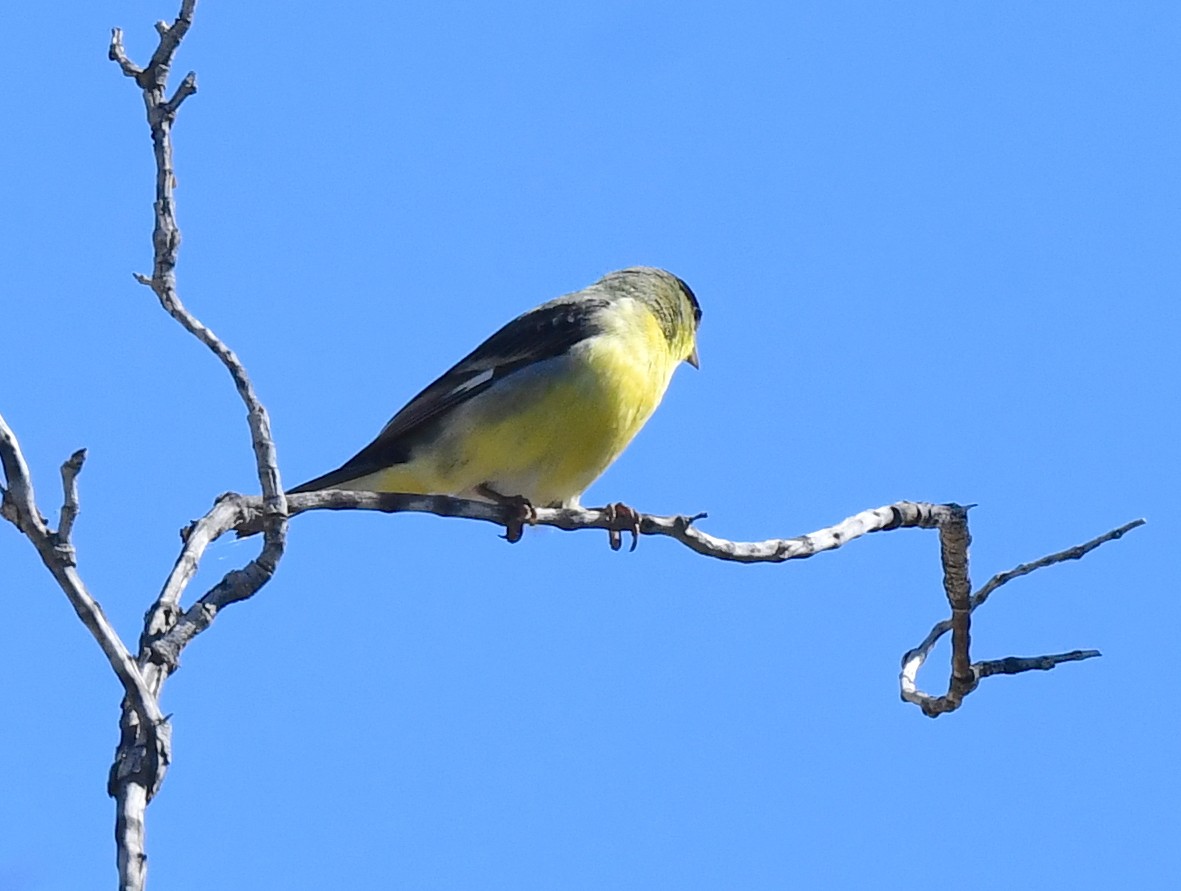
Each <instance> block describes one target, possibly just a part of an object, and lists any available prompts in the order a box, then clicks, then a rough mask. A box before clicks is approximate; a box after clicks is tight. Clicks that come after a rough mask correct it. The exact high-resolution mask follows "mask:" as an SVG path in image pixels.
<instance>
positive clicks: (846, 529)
mask: <svg viewBox="0 0 1181 891" xmlns="http://www.w3.org/2000/svg"><path fill="white" fill-rule="evenodd" d="M223 499H234V500H235V501H236V503H237V505H238V509H239V510H240V511H241V514H240V519H239V520H238V521H237V522H236V523H235V524H234V525H233V526H231V527H228V528H233V529H235V530H236V531H237V533H238V535H239V536H240V537H241V536H247V535H253V534H255V533H256V532H258V531H259V529H260V520H261V516H262V514H261V508H262V502H261V501H260V500H259V499H258V498H252V497H246V496H242V495H227V496H223ZM221 503H222V502H221V501H219V505H220V504H221ZM287 506H288V511H289V512H290V515H291V516H295V515H297V514H301V513H304V512H305V511H309V510H373V511H380V512H382V513H403V512H412V513H429V514H435V515H437V516H440V517H462V518H465V519H469V520H483V521H485V522H488V523H496V524H497V525H501V526H508V525H510V524H511V523H512V521H513V520H514V519H515V518H516V516H515V511H514V508H512V507H506V506H504V505H499V504H490V503H488V502H484V501H470V500H467V499H464V498H453V497H451V496H448V495H402V494H398V493H391V492H345V491H340V490H333V489H326V490H323V491H320V492H307V493H302V494H299V495H289V496H287ZM954 507H955V505H943V504H928V503H925V502H916V501H899V502H897V503H896V504H888V505H886V506H884V507H878V508H874V509H873V510H866V511H862V512H861V513H859V514H854V515H853V516H851V517H849V518H847V519H845V520H842V521H841V522H839V523H837V524H836V525H834V526H829V527H827V528H825V529H821V530H818V531H817V532H812V533H809V534H808V535H800V536H797V537H796V538H771V539H767V540H766V541H751V542H740V541H730V540H728V539H724V538H717V537H715V536H712V535H709V534H708V533H705V532H702V531H701V530H700V529H698V528H697V527H696V526H695V525H693V524H694V523H695V522H696V521H698V520H701V519H704V518H705V517H706V516H707V515H706V514H704V513H700V514H696V515H693V516H685V515H679V516H656V515H654V514H641V515H640V533H641V534H642V535H663V536H667V537H669V538H672V539H675V540H676V541H679V542H680V543H681V544H683V545H685V546H686V547H687V548H689V549H690V550H693V551H696V552H697V553H699V554H703V555H704V556H707V557H715V558H717V559H719V560H729V561H734V562H737V563H782V562H784V561H786V560H800V559H803V558H806V557H811V556H812V555H813V554H818V553H820V552H822V551H832V550H835V549H837V548H839V547H841V545H844V544H846V543H848V542H850V541H853V540H854V539H856V538H860V537H861V536H863V535H868V534H869V533H871V532H883V531H886V530H889V529H902V528H920V529H933V528H936V527H938V526H939V525H940V523H941V522H943V520H944V518H945V516H947V515H948V512H949V511H950V510H952V509H953V508H954ZM534 510H535V515H536V516H535V518H531V519H533V525H537V526H553V527H555V528H557V529H562V530H565V531H568V532H569V531H575V530H579V529H606V530H608V531H610V530H612V529H617V528H619V527H620V522H619V520H618V519H617V518H616V517H615V516H613V512H612V511H611V510H609V509H606V508H603V509H596V508H547V507H539V508H535V509H534ZM212 516H213V515H212V513H211V514H209V515H207V516H206V517H205V518H203V519H202V520H201V521H199V524H198V525H200V523H205V522H206V521H208V520H211V518H212ZM217 517H218V519H219V520H221V521H224V520H226V519H228V518H229V515H228V514H227V513H225V512H218V514H217ZM628 528H630V526H625V527H624V528H623V531H627V529H628ZM226 531H228V529H216V527H210V528H209V529H207V530H206V534H212V537H213V538H217V537H218V536H219V535H222V534H223V533H224V532H226Z"/></svg>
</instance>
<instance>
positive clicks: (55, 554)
mask: <svg viewBox="0 0 1181 891" xmlns="http://www.w3.org/2000/svg"><path fill="white" fill-rule="evenodd" d="M83 454H84V453H82V452H75V453H74V456H73V457H72V458H71V459H70V460H69V461H67V462H66V463H65V465H64V466H63V468H62V476H63V479H65V480H66V505H65V506H63V508H62V515H63V522H62V525H61V527H60V528H59V529H58V530H57V531H56V532H55V531H53V530H52V529H50V528H49V526H48V525H47V524H46V522H45V519H44V518H43V517H42V516H41V512H40V511H39V510H38V509H37V503H36V498H35V495H34V492H33V481H32V478H31V476H30V475H29V466H28V463H27V462H26V461H25V456H24V454H23V452H22V451H21V447H20V443H19V442H18V441H17V438H16V435H15V434H14V433H13V432H12V430H11V428H9V426H8V423H7V422H6V421H5V420H4V418H3V417H0V464H2V465H3V467H4V475H5V480H6V482H5V486H4V492H5V494H4V504H5V508H6V509H5V514H4V515H5V517H6V518H7V519H9V520H10V521H11V522H12V523H13V525H15V526H16V527H17V528H18V529H19V530H20V531H21V532H22V533H23V534H24V535H25V537H26V538H28V539H29V541H30V542H32V544H33V546H34V547H35V548H36V549H37V553H38V554H39V555H40V556H41V562H42V563H44V564H45V567H46V569H48V570H49V572H50V573H51V574H52V575H53V577H54V579H55V580H56V581H57V583H58V586H59V587H60V588H61V589H62V591H63V592H64V593H65V595H66V598H67V599H68V600H69V601H70V605H71V606H72V607H73V608H74V612H75V613H77V615H78V618H79V619H81V620H82V624H83V625H85V626H86V629H87V630H88V631H89V632H90V634H91V636H92V637H94V639H95V640H96V641H97V642H98V645H99V648H100V649H101V650H102V651H103V655H104V656H106V657H107V662H108V663H109V664H110V666H111V669H112V670H113V671H114V672H115V676H116V677H117V678H118V679H119V683H120V684H121V685H122V686H123V693H124V695H125V696H126V698H127V701H128V703H129V704H130V707H131V709H133V710H134V712H135V714H136V715H137V716H138V718H139V720H140V721H141V722H142V723H143V725H144V726H145V728H146V729H147V733H148V740H147V743H146V744H147V745H149V746H150V748H151V749H152V751H153V752H154V753H156V756H158V757H159V758H161V759H162V760H164V761H167V759H168V740H167V732H166V728H164V727H163V725H164V715H163V714H162V713H161V712H160V707H159V705H158V704H157V702H156V697H155V696H154V695H153V693H152V692H151V690H149V689H148V687H147V685H146V684H145V682H144V679H143V675H142V674H141V672H140V669H139V666H138V665H137V664H136V661H135V659H134V658H132V656H131V653H130V651H129V650H128V649H127V647H126V646H124V645H123V641H122V640H121V639H120V638H119V634H118V633H117V632H116V631H115V629H114V627H113V626H112V625H111V623H110V621H109V620H108V619H107V617H106V614H105V613H104V612H103V609H102V607H101V606H99V604H98V601H96V600H95V599H94V597H93V596H91V594H90V591H89V590H87V588H86V584H85V583H84V582H83V581H82V576H81V575H80V574H79V573H78V569H77V564H76V560H75V555H74V546H73V543H72V542H71V541H70V531H71V530H70V528H69V527H70V525H72V523H73V516H76V515H77V511H78V493H77V488H76V486H75V485H74V484H73V477H74V476H76V475H77V471H78V470H80V469H81V466H82V458H81V456H82V455H83ZM71 468H73V469H72V470H71ZM67 519H69V524H67V522H66V520H67Z"/></svg>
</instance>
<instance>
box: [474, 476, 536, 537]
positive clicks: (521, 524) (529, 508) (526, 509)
mask: <svg viewBox="0 0 1181 891" xmlns="http://www.w3.org/2000/svg"><path fill="white" fill-rule="evenodd" d="M476 491H477V492H478V493H479V494H480V495H483V496H484V497H485V498H487V499H488V500H489V501H493V502H495V503H496V504H499V505H500V506H501V507H507V508H509V509H510V510H511V511H512V513H511V514H510V515H509V517H508V519H507V520H506V521H505V524H504V535H502V536H501V538H503V539H504V540H505V541H507V542H508V543H509V544H516V543H517V542H518V541H520V540H521V536H523V535H524V534H525V524H526V523H528V524H529V525H530V526H533V525H534V524H536V523H537V511H536V510H535V509H534V507H533V504H532V503H531V502H530V501H529V499H528V498H525V497H524V496H521V495H501V494H500V493H499V492H497V491H496V490H495V489H493V488H492V487H491V486H488V485H483V486H478V487H476Z"/></svg>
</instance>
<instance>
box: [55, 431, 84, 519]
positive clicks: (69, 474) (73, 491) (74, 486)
mask: <svg viewBox="0 0 1181 891" xmlns="http://www.w3.org/2000/svg"><path fill="white" fill-rule="evenodd" d="M85 461H86V449H78V451H76V452H74V454H72V455H70V457H69V458H68V459H67V460H66V462H65V463H64V464H62V509H61V521H60V522H59V523H58V524H57V534H58V536H59V537H60V538H62V539H63V540H65V541H69V540H70V533H71V532H73V531H74V521H75V520H77V519H78V474H79V473H81V472H82V464H83V463H84V462H85Z"/></svg>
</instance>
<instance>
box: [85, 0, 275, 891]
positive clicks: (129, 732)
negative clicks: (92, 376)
mask: <svg viewBox="0 0 1181 891" xmlns="http://www.w3.org/2000/svg"><path fill="white" fill-rule="evenodd" d="M196 5H197V4H196V0H182V2H181V7H180V12H179V14H178V15H177V18H176V20H175V21H174V22H173V23H172V24H171V25H169V24H167V23H165V22H158V23H157V24H156V33H157V34H158V35H159V43H158V45H157V47H156V51H155V52H154V53H153V54H152V58H151V61H150V62H149V63H148V65H147V66H146V67H144V68H140V67H139V66H137V65H135V63H133V62H132V61H131V60H130V59H129V58H128V56H127V53H126V51H125V50H124V48H123V35H122V31H120V30H119V29H115V30H114V31H113V32H112V36H111V44H110V49H109V52H108V55H109V56H110V58H111V59H112V60H113V61H115V62H116V63H118V65H119V67H120V69H121V70H122V71H123V73H124V74H125V75H127V76H129V77H132V78H134V79H135V82H136V84H137V85H138V86H139V87H140V89H141V90H142V91H143V101H144V108H145V110H146V112H147V119H148V126H149V128H150V130H151V136H152V148H153V153H154V155H155V160H156V200H155V203H154V205H153V208H154V216H155V226H154V228H153V231H152V247H153V261H152V274H151V275H150V276H145V275H138V274H137V275H136V280H137V281H139V282H141V283H142V284H145V285H147V286H148V287H150V288H151V289H152V291H153V292H154V293H155V295H156V297H157V299H158V300H159V301H160V305H161V306H162V307H163V308H164V309H165V311H166V312H168V313H169V315H171V316H172V317H173V318H174V319H176V320H177V321H178V322H179V323H180V324H181V326H182V327H184V329H185V330H186V331H188V332H189V333H190V334H192V335H194V336H195V337H196V338H197V339H198V340H200V341H201V343H203V344H205V346H207V347H208V348H209V349H210V350H212V352H213V353H214V355H216V356H217V357H218V359H219V360H220V361H221V362H222V364H223V365H225V367H226V369H227V370H228V371H229V373H230V376H231V377H232V378H233V381H234V385H235V387H236V388H237V390H238V393H239V395H240V396H241V398H242V400H243V402H244V403H245V404H246V408H247V416H248V422H249V425H250V432H251V441H252V445H253V448H254V454H255V463H256V466H257V469H258V475H259V481H260V484H261V486H262V491H263V500H264V504H265V507H264V511H263V526H264V530H263V531H264V540H263V547H262V551H261V552H260V554H259V555H258V556H257V557H256V558H255V559H254V560H252V561H250V563H249V564H248V565H247V566H246V567H245V568H244V569H243V570H241V572H239V573H237V574H236V577H240V579H241V581H240V584H239V585H238V589H237V590H238V596H241V597H248V596H250V595H252V594H253V593H254V592H255V591H257V590H258V589H259V588H261V587H262V586H263V585H264V584H266V582H267V581H268V580H269V579H270V578H271V576H272V575H273V574H274V572H275V568H276V566H277V565H278V562H279V559H280V558H281V557H282V554H283V548H284V545H285V540H286V510H287V508H286V501H285V499H284V495H283V489H282V485H281V483H280V480H279V469H278V459H277V456H276V452H275V445H274V440H273V438H272V436H271V432H270V421H269V419H268V417H267V413H266V409H265V408H264V407H263V405H262V403H261V402H260V401H259V399H258V397H257V395H256V394H255V392H254V388H253V386H252V384H251V382H250V379H249V377H248V376H247V374H246V369H245V368H244V367H243V365H242V363H241V362H240V361H239V360H238V357H237V356H235V355H234V353H233V352H232V351H231V350H230V349H229V348H228V347H227V346H226V345H225V344H224V343H222V341H221V340H220V339H219V338H218V337H217V336H216V335H215V334H214V333H213V332H212V331H211V330H210V329H209V328H207V327H206V326H205V325H203V324H202V323H201V322H200V321H199V320H198V319H197V318H196V317H195V316H194V315H193V314H192V313H190V312H189V311H188V310H187V309H186V308H185V306H184V305H183V304H182V303H181V300H180V296H179V294H178V293H177V289H176V263H177V256H178V254H179V251H180V244H181V233H180V227H179V226H178V225H177V221H176V201H175V197H174V190H175V188H176V173H175V171H174V169H173V161H172V125H173V122H174V120H175V118H176V113H177V111H178V110H179V108H180V106H181V104H182V103H183V102H184V101H185V100H186V99H187V98H188V97H189V96H191V95H193V94H194V93H196V91H197V79H196V75H195V74H194V73H192V72H190V73H189V74H188V75H187V76H186V77H185V78H184V79H183V80H182V81H181V83H180V85H179V86H178V87H177V89H176V91H175V92H174V93H173V95H172V97H171V98H167V89H168V75H169V72H170V69H171V67H172V62H173V59H174V58H175V56H176V51H177V49H178V48H179V46H180V43H181V41H182V40H183V39H184V36H185V34H186V33H187V32H188V30H189V28H190V26H191V25H192V22H193V13H194V10H195V9H196ZM189 553H190V556H191V568H188V569H187V571H186V570H185V569H184V568H182V571H180V572H179V573H178V571H177V570H176V569H175V568H174V571H173V573H172V574H171V575H170V576H169V581H168V582H167V583H166V584H165V587H164V590H163V592H162V593H161V596H160V597H159V598H158V599H157V602H156V603H155V604H154V605H153V607H152V608H151V609H150V610H149V612H148V614H147V616H146V617H145V621H144V631H143V634H142V635H141V637H140V654H141V655H140V665H141V667H142V668H143V671H144V677H145V679H146V682H147V684H148V686H149V688H150V689H151V691H152V692H153V693H154V694H155V695H156V696H158V695H159V693H160V690H161V689H162V686H163V683H164V680H165V679H166V678H167V676H168V674H169V672H170V671H171V670H173V669H174V668H175V664H176V663H175V660H173V662H172V663H171V666H170V667H167V668H165V667H161V666H160V665H158V664H153V663H150V661H149V659H148V655H149V647H150V645H151V643H152V642H153V640H154V639H155V638H156V637H158V636H160V635H162V634H165V633H167V631H168V629H169V628H171V627H172V625H173V623H174V622H175V620H176V616H177V614H178V612H179V600H180V596H181V593H182V592H183V589H184V587H185V585H187V584H188V581H189V580H190V579H191V578H192V572H193V570H195V568H196V562H195V561H196V559H198V558H199V554H197V555H196V556H192V554H193V552H192V551H190V552H189ZM182 559H184V558H183V555H182ZM181 563H182V561H181V560H178V565H180V564H181ZM184 566H185V567H188V566H189V562H188V561H186V562H184ZM144 731H145V728H144V722H143V721H141V720H140V716H139V715H138V713H137V712H134V711H133V710H131V709H129V708H128V703H126V702H125V703H124V710H123V715H122V718H121V720H120V740H119V746H118V748H117V749H116V754H115V763H114V765H113V766H112V768H111V776H110V779H109V782H108V791H109V792H110V793H111V795H112V796H113V797H114V798H115V800H116V809H117V818H116V837H117V840H118V843H119V852H118V864H119V875H120V883H121V887H122V888H124V889H140V888H142V887H143V884H144V882H145V880H146V859H147V858H146V853H145V848H144V838H143V826H144V821H143V817H144V808H145V807H146V805H147V803H148V801H150V800H151V798H152V796H153V795H154V794H155V792H156V790H157V789H158V788H159V785H160V783H161V782H162V780H163V775H164V768H165V767H166V761H164V760H163V759H154V758H153V756H152V752H151V751H150V750H149V749H146V748H145V736H144ZM149 740H150V737H149Z"/></svg>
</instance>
